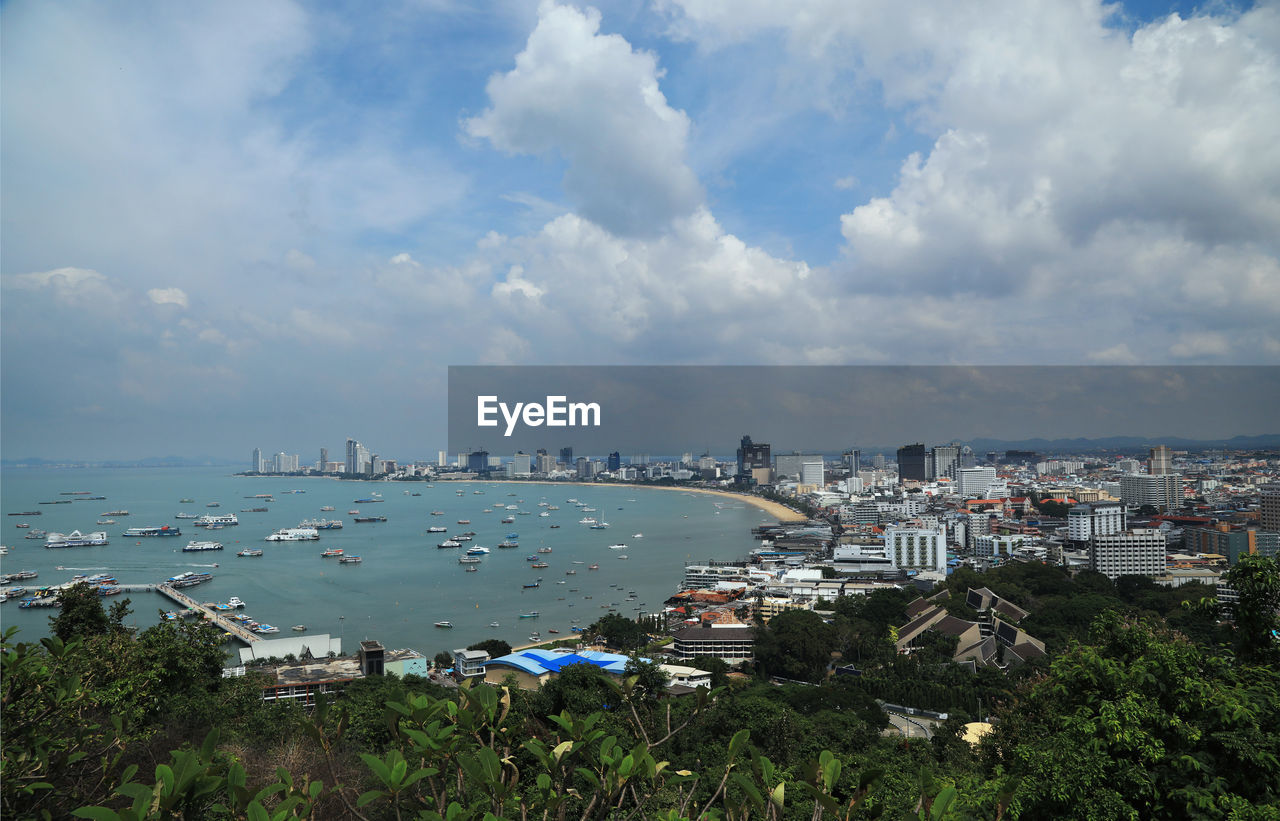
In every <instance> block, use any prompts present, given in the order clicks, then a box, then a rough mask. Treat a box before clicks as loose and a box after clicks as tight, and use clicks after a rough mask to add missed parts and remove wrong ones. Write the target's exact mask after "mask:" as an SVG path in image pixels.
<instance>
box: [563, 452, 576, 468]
mask: <svg viewBox="0 0 1280 821" xmlns="http://www.w3.org/2000/svg"><path fill="white" fill-rule="evenodd" d="M560 461H561V462H563V463H564V464H565V465H567V466H568V467H573V465H574V461H573V448H560Z"/></svg>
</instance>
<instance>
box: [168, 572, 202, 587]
mask: <svg viewBox="0 0 1280 821" xmlns="http://www.w3.org/2000/svg"><path fill="white" fill-rule="evenodd" d="M212 580H213V574H212V573H197V572H195V571H194V570H188V571H187V572H185V573H179V574H178V575H176V576H170V577H169V578H168V579H167V580H166V581H165V584H167V585H169V586H170V587H174V588H177V589H182V588H184V587H194V586H195V585H197V584H203V583H205V582H207V581H212Z"/></svg>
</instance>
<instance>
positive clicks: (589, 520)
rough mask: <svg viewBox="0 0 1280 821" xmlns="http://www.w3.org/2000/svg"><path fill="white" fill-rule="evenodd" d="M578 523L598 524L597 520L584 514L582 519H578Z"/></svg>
mask: <svg viewBox="0 0 1280 821" xmlns="http://www.w3.org/2000/svg"><path fill="white" fill-rule="evenodd" d="M578 524H580V525H593V524H596V520H595V519H593V518H591V517H590V516H583V517H582V518H581V519H579V520H578Z"/></svg>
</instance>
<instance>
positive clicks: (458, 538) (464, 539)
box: [453, 533, 471, 542]
mask: <svg viewBox="0 0 1280 821" xmlns="http://www.w3.org/2000/svg"><path fill="white" fill-rule="evenodd" d="M453 540H454V541H455V542H469V541H471V536H470V534H467V533H459V534H458V535H457V536H454V537H453Z"/></svg>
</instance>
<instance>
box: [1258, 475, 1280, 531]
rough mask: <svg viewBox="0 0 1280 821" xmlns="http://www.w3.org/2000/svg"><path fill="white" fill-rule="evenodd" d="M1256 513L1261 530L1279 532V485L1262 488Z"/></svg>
mask: <svg viewBox="0 0 1280 821" xmlns="http://www.w3.org/2000/svg"><path fill="white" fill-rule="evenodd" d="M1258 513H1259V517H1260V519H1259V524H1261V525H1262V529H1263V530H1269V531H1271V532H1273V533H1274V532H1277V531H1280V484H1269V485H1263V486H1262V490H1261V494H1260V499H1259V504H1258Z"/></svg>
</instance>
